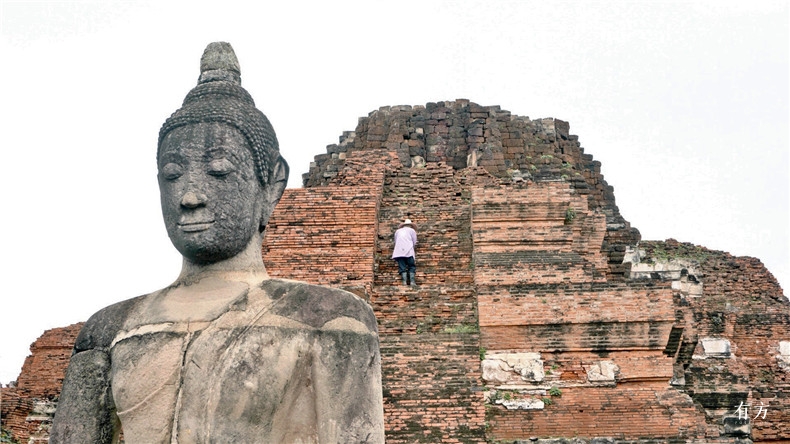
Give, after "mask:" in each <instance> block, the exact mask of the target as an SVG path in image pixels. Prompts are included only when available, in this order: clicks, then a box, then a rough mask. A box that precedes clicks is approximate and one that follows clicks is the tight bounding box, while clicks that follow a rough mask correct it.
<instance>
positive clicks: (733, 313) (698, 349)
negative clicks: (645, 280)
mask: <svg viewBox="0 0 790 444" xmlns="http://www.w3.org/2000/svg"><path fill="white" fill-rule="evenodd" d="M641 247H642V248H644V249H645V252H646V253H647V254H646V256H647V257H646V258H645V259H643V261H644V262H647V263H650V264H656V263H657V264H673V263H679V264H681V265H682V267H683V269H685V270H686V273H685V274H684V275H683V276H682V277H681V278H679V279H678V278H677V276H668V275H667V273H666V272H663V273H653V274H652V277H653V280H656V279H658V280H664V281H666V280H675V285H673V287H674V288H675V298H676V306H677V310H678V313H677V317H678V319H677V322H676V325H682V326H683V327H684V331H683V334H682V338H681V344H686V349H687V351H686V353H682V350H680V351H679V353H678V354H677V358H676V361H677V363H676V365H677V366H678V367H679V369H680V371H681V372H682V374H684V376H685V381H684V382H685V389H686V390H687V391H688V392H689V393H690V394H691V396H692V398H693V399H694V400H695V401H696V402H698V403H699V404H701V405H702V406H703V407H704V408H705V411H706V413H707V416H708V423H710V424H716V423H718V422H720V421H721V420H722V418H723V417H731V418H732V417H736V418H737V412H736V410H737V408H738V406H740V405H741V403H743V405H744V406H749V407H748V408H747V412H748V415H746V416H748V417H749V420H750V425H751V429H752V436H753V438H754V439H755V441H756V442H774V441H779V440H790V365H788V363H787V362H785V361H787V357H785V358H784V360H783V357H782V355H781V350H780V342H790V308H788V303H787V299H786V298H785V297H784V295H783V293H782V289H781V287H780V286H779V284H778V283H777V281H776V279H775V278H774V276H773V275H772V274H771V273H770V272H769V271H768V270H767V269H766V268H765V266H764V265H763V264H762V263H761V262H760V261H759V260H758V259H755V258H750V257H734V256H732V255H730V254H728V253H725V252H721V251H713V250H709V249H707V248H704V247H700V246H697V245H693V244H689V243H680V242H677V241H675V240H672V239H670V240H668V241H666V242H646V243H643V244H641ZM664 268H665V269H666V268H668V267H664ZM683 283H691V286H692V287H691V288H694V287H697V288H699V289H700V290H701V292H699V291H698V292H694V291H688V290H687V288H689V287H688V286H687V285H682V284H683ZM706 342H708V343H711V342H713V343H723V344H726V345H727V346H728V347H729V350H724V352H723V353H717V354H711V353H710V352H709V351H706V347H705V345H706V344H705V343H706ZM761 408H763V409H764V410H763V412H762V413H760V409H761ZM758 414H759V416H758Z"/></svg>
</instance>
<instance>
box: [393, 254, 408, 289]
mask: <svg viewBox="0 0 790 444" xmlns="http://www.w3.org/2000/svg"><path fill="white" fill-rule="evenodd" d="M407 259H409V258H407V257H396V258H395V262H397V263H398V274H400V276H401V279H402V280H403V285H406V284H407V282H406V273H407V272H408V270H409V265H408V261H407Z"/></svg>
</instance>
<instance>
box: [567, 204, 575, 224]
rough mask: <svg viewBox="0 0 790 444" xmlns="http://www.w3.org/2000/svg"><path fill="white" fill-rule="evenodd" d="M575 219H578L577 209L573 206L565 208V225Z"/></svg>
mask: <svg viewBox="0 0 790 444" xmlns="http://www.w3.org/2000/svg"><path fill="white" fill-rule="evenodd" d="M573 219H576V210H574V209H573V207H568V209H567V210H565V225H568V224H569V223H571V222H573Z"/></svg>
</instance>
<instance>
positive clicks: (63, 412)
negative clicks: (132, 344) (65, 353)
mask: <svg viewBox="0 0 790 444" xmlns="http://www.w3.org/2000/svg"><path fill="white" fill-rule="evenodd" d="M109 375H110V357H109V354H108V353H107V352H106V351H104V350H96V349H93V350H84V351H80V352H78V353H76V354H74V355H73V356H72V357H71V361H70V362H69V367H68V371H67V372H66V379H65V381H64V382H63V390H62V392H61V395H60V401H59V402H58V409H57V412H56V415H55V420H54V423H53V425H52V432H51V435H50V440H49V442H50V443H52V444H60V443H102V444H103V443H108V444H109V443H112V442H114V441H115V440H116V439H117V435H118V430H119V421H118V417H117V416H116V415H115V409H114V408H113V401H112V393H111V391H110V381H109Z"/></svg>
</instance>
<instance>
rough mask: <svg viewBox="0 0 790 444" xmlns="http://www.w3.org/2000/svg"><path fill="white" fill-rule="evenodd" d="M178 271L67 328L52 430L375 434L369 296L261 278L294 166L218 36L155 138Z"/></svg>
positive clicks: (200, 437)
mask: <svg viewBox="0 0 790 444" xmlns="http://www.w3.org/2000/svg"><path fill="white" fill-rule="evenodd" d="M157 159H158V165H159V187H160V192H161V203H162V213H163V215H164V221H165V226H166V227H167V232H168V235H169V236H170V239H171V241H172V242H173V245H175V247H176V248H177V249H178V251H179V252H180V253H181V254H182V255H183V257H184V261H183V268H182V271H181V274H180V276H179V277H178V279H177V280H176V281H175V282H174V283H173V284H172V285H170V286H169V287H167V288H164V289H162V290H159V291H157V292H154V293H151V294H148V295H145V296H140V297H137V298H134V299H129V300H126V301H123V302H120V303H118V304H115V305H111V306H109V307H107V308H105V309H103V310H100V311H99V312H98V313H96V314H95V315H93V316H92V317H91V318H90V319H89V320H88V322H87V323H86V325H85V326H84V328H83V329H82V331H81V332H80V334H79V337H78V338H77V342H76V345H75V347H74V352H73V355H72V357H71V361H70V364H69V368H68V371H67V374H66V380H65V382H64V384H63V392H62V394H61V397H60V402H59V404H58V408H57V412H56V414H55V420H54V424H53V427H52V433H51V438H50V440H51V441H50V442H52V443H54V444H57V443H72V442H75V443H76V442H80V443H110V442H117V441H118V437H119V433H120V431H121V430H122V431H123V436H124V440H125V442H127V443H208V442H237V443H341V442H342V443H350V442H375V443H381V442H384V425H383V407H382V393H381V358H380V355H379V348H378V334H377V327H376V320H375V318H374V316H373V312H372V310H371V309H370V307H369V306H368V305H367V304H366V303H365V302H364V301H363V300H361V299H359V298H358V297H356V296H354V295H353V294H351V293H348V292H345V291H341V290H335V289H330V288H326V287H320V286H315V285H309V284H305V283H301V282H295V281H288V280H280V279H270V278H269V276H268V275H267V274H266V269H265V268H264V265H263V262H262V260H261V241H262V239H263V232H264V228H265V227H266V224H267V222H268V219H269V217H270V215H271V213H272V210H273V209H274V206H275V205H276V204H277V202H278V200H279V199H280V196H281V195H282V193H283V190H284V188H285V185H286V182H287V179H288V165H287V164H286V163H285V161H284V160H283V159H282V157H280V154H279V148H278V144H277V139H276V137H275V134H274V130H273V129H272V126H271V124H270V123H269V121H268V119H266V116H264V115H263V113H261V112H260V111H259V110H258V109H256V108H255V105H254V102H253V100H252V98H251V97H250V95H249V94H248V93H247V91H246V90H244V89H243V88H242V87H241V80H240V70H239V65H238V61H237V60H236V56H235V54H234V52H233V49H232V48H231V47H230V45H229V44H227V43H212V44H210V45H209V46H208V48H206V51H205V53H204V55H203V58H202V60H201V75H200V79H199V81H198V85H197V87H195V88H194V89H193V90H192V91H190V92H189V94H188V95H187V97H186V99H185V100H184V104H183V106H182V107H181V109H179V110H178V111H176V112H175V113H174V114H173V115H172V116H171V117H170V118H169V119H167V121H166V122H165V123H164V125H163V126H162V130H161V131H160V134H159V149H158V152H157Z"/></svg>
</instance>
